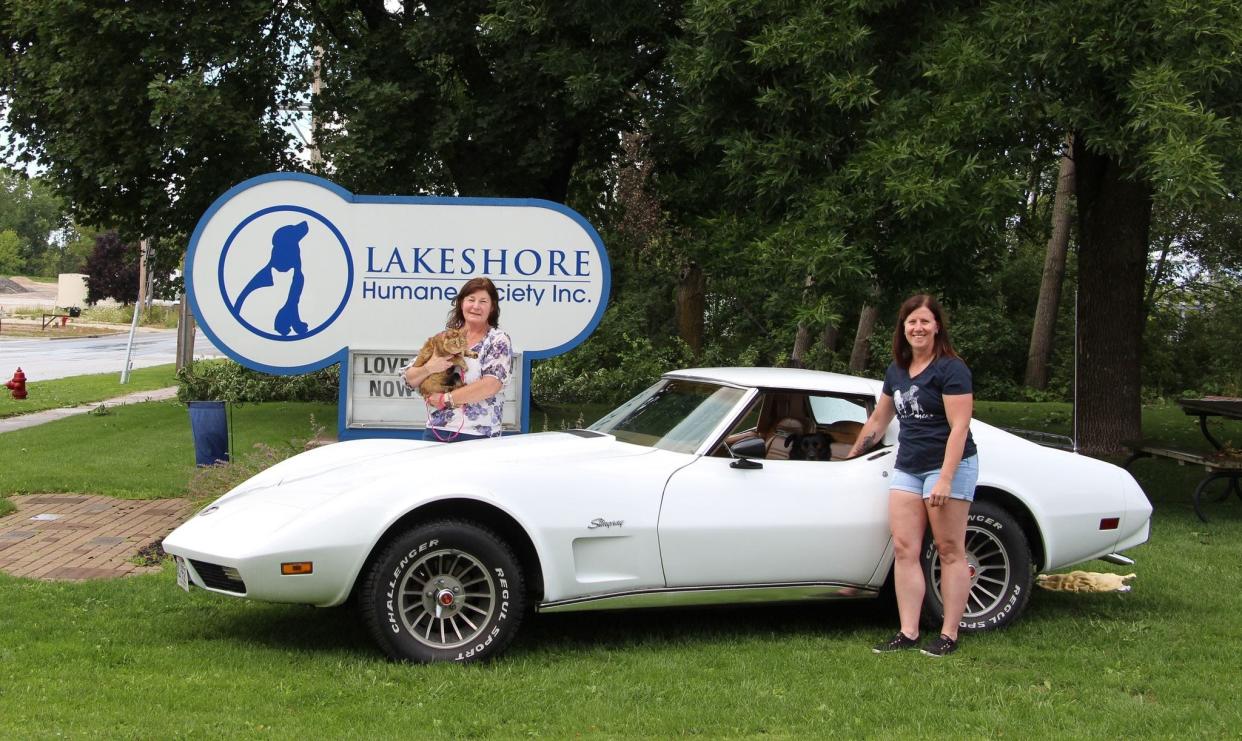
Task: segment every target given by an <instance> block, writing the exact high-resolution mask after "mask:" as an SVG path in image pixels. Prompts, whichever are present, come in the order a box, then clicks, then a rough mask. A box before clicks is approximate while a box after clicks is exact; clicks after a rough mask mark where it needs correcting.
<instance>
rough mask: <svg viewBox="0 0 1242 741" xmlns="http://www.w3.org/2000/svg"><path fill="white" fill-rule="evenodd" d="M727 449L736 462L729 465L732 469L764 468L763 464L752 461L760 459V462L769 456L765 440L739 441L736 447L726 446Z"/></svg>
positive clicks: (756, 438)
mask: <svg viewBox="0 0 1242 741" xmlns="http://www.w3.org/2000/svg"><path fill="white" fill-rule="evenodd" d="M725 448H726V449H727V450H728V451H729V455H731V456H733V457H734V459H735V460H734V461H733V462H732V463H730V464H729V466H730V467H731V468H744V469H753V468H763V464H762V463H759V462H758V461H754V460H751V459H752V458H759V459H760V460H762V459H763V457H764V456H765V455H766V454H767V446H766V445H764V442H763V438H761V437H750V438H747V439H745V440H741V441H739V442H738V443H737V444H735V445H729V444H727V443H726V444H725Z"/></svg>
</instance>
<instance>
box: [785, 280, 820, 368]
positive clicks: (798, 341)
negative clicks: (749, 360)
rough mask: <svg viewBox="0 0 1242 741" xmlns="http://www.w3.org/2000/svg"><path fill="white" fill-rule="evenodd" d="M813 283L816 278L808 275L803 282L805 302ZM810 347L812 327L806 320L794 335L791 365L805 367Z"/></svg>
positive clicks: (800, 323) (799, 323)
mask: <svg viewBox="0 0 1242 741" xmlns="http://www.w3.org/2000/svg"><path fill="white" fill-rule="evenodd" d="M813 285H815V279H814V278H812V277H811V276H809V275H808V276H807V277H806V281H805V282H804V283H803V284H802V287H803V290H802V300H803V301H804V302H805V301H806V298H807V292H808V291H809V290H810V288H811V286H813ZM809 349H811V328H810V327H808V326H807V325H806V322H798V331H797V333H796V334H795V335H794V346H793V352H792V353H790V354H789V367H790V368H805V367H806V351H807V350H809Z"/></svg>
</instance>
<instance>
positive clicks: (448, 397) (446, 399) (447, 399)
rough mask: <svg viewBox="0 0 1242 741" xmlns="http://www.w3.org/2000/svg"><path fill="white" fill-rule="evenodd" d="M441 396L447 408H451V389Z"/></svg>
mask: <svg viewBox="0 0 1242 741" xmlns="http://www.w3.org/2000/svg"><path fill="white" fill-rule="evenodd" d="M441 398H442V399H443V400H444V403H445V404H446V405H448V408H449V409H452V408H453V392H452V391H450V392H448V393H447V394H445V395H444V396H443V397H441Z"/></svg>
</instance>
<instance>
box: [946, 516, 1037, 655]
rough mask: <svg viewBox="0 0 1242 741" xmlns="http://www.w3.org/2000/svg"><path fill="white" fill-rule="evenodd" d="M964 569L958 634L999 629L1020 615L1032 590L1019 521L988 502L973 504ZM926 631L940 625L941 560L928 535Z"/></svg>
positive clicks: (1026, 546)
mask: <svg viewBox="0 0 1242 741" xmlns="http://www.w3.org/2000/svg"><path fill="white" fill-rule="evenodd" d="M966 563H967V566H968V567H969V569H970V592H969V593H968V595H967V598H966V611H965V613H963V615H962V621H961V623H960V627H959V629H960V630H961V631H962V632H964V633H975V632H978V631H982V630H992V629H995V628H1003V627H1005V626H1007V625H1009V624H1010V623H1012V622H1013V621H1014V620H1017V619H1018V616H1019V615H1021V614H1022V610H1023V608H1025V607H1026V602H1027V600H1028V599H1029V598H1030V594H1031V589H1032V586H1033V584H1034V571H1033V569H1032V559H1031V547H1030V544H1029V543H1027V540H1026V534H1025V533H1024V532H1023V531H1022V526H1021V525H1019V524H1018V521H1017V520H1016V519H1015V518H1014V517H1013V515H1011V514H1009V512H1008V511H1006V510H1005V509H1003V508H1002V507H999V506H997V505H996V504H993V503H992V502H975V503H974V504H973V505H972V506H971V508H970V516H969V519H968V520H967V522H966ZM923 574H924V576H925V577H926V578H927V596H926V598H925V599H924V603H923V612H924V618H925V619H926V621H927V623H928V625H931V626H933V627H935V628H937V629H938V628H939V627H940V625H941V623H942V621H943V620H944V603H943V601H942V600H941V596H940V554H939V552H937V550H936V544H935V542H934V541H932V540H931V538H930V535H929V537H928V539H927V543H926V546H925V547H924V549H923Z"/></svg>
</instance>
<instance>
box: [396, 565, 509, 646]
mask: <svg viewBox="0 0 1242 741" xmlns="http://www.w3.org/2000/svg"><path fill="white" fill-rule="evenodd" d="M397 592H398V593H397V594H396V595H394V597H395V598H396V600H397V607H398V610H399V614H400V616H401V623H402V625H403V626H404V627H405V630H406V631H407V632H408V633H409V634H410V635H411V636H413V637H414V639H415V640H417V641H418V642H419V643H422V644H423V645H425V646H429V647H431V648H457V647H459V646H464V645H466V644H467V643H470V642H471V641H473V640H474V639H475V638H477V637H478V636H479V634H481V633H482V632H483V629H484V628H485V627H486V626H487V624H488V622H489V621H490V620H491V618H492V613H493V612H494V611H495V609H496V582H495V581H494V580H493V579H492V575H491V574H490V573H488V571H487V568H486V567H484V566H483V564H482V563H481V562H480V561H479V560H478V559H477V558H475V557H474V556H472V555H470V554H469V553H466V552H465V551H459V550H454V549H446V550H441V551H433V552H431V553H428V554H427V555H425V556H423V557H422V558H420V559H419V560H418V561H416V562H415V563H414V564H413V565H412V566H410V568H409V569H407V570H406V572H405V575H404V576H403V577H402V579H401V583H400V584H399V585H398V587H397Z"/></svg>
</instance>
